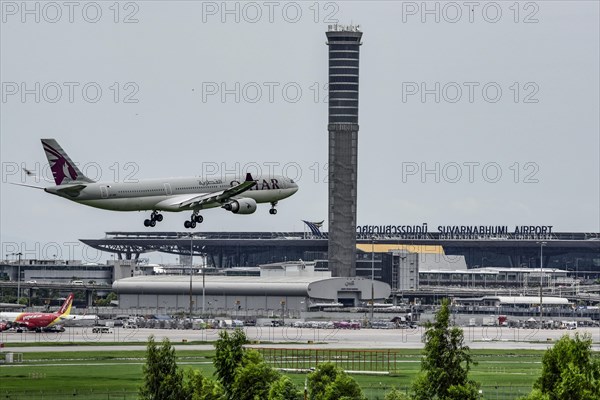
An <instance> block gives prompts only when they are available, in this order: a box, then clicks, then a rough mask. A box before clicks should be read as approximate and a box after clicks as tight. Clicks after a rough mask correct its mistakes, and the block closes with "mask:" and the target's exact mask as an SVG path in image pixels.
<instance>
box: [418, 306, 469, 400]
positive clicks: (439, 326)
mask: <svg viewBox="0 0 600 400" xmlns="http://www.w3.org/2000/svg"><path fill="white" fill-rule="evenodd" d="M449 325H450V307H449V302H448V300H447V299H444V300H443V301H442V307H441V308H440V310H439V311H438V312H437V313H436V315H435V321H434V322H433V323H428V324H427V325H426V327H427V330H426V332H425V350H424V352H423V358H422V360H421V374H420V375H419V377H417V379H416V380H415V382H414V383H413V391H414V398H415V399H416V400H432V399H440V400H472V399H477V398H478V396H479V393H478V385H477V383H475V382H474V381H472V380H470V379H469V377H468V374H469V370H470V368H471V364H473V360H472V358H471V356H470V354H469V347H468V346H466V345H465V344H464V336H463V331H462V329H460V328H458V327H450V326H449Z"/></svg>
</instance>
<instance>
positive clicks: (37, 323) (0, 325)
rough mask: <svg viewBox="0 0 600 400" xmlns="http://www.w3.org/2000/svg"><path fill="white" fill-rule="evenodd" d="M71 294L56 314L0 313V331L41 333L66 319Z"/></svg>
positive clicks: (69, 307)
mask: <svg viewBox="0 0 600 400" xmlns="http://www.w3.org/2000/svg"><path fill="white" fill-rule="evenodd" d="M72 305H73V293H71V294H69V297H67V299H66V300H65V302H64V303H63V305H62V306H61V307H60V309H59V310H58V311H57V312H53V313H41V312H20V313H19V312H5V313H0V321H2V322H0V331H3V330H6V329H10V328H11V327H16V328H17V330H22V328H26V329H28V330H30V331H36V332H41V331H42V329H43V328H46V327H50V326H53V325H55V324H58V323H60V322H61V321H63V320H64V319H66V318H67V317H68V316H69V314H70V313H71V306H72Z"/></svg>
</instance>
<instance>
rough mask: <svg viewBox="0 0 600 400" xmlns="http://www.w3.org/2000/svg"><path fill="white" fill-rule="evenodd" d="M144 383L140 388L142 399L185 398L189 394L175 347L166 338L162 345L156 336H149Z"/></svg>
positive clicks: (181, 399)
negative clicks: (158, 343)
mask: <svg viewBox="0 0 600 400" xmlns="http://www.w3.org/2000/svg"><path fill="white" fill-rule="evenodd" d="M143 373H144V384H143V385H142V387H140V389H139V396H140V399H142V400H171V399H172V400H185V399H188V398H189V394H188V393H187V392H186V391H185V389H184V386H183V372H182V371H181V370H180V369H179V368H178V367H177V363H176V362H175V349H174V348H173V347H172V346H171V343H170V342H169V339H167V338H165V339H163V341H162V344H161V346H160V347H158V346H157V345H156V342H155V341H154V336H150V337H149V338H148V345H147V349H146V364H145V365H144V367H143Z"/></svg>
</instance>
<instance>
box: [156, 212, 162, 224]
mask: <svg viewBox="0 0 600 400" xmlns="http://www.w3.org/2000/svg"><path fill="white" fill-rule="evenodd" d="M156 220H157V221H158V222H162V220H163V215H162V214H156Z"/></svg>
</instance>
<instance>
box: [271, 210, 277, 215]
mask: <svg viewBox="0 0 600 400" xmlns="http://www.w3.org/2000/svg"><path fill="white" fill-rule="evenodd" d="M269 214H271V215H275V214H277V210H276V209H275V208H271V209H270V210H269Z"/></svg>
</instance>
